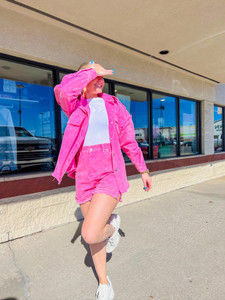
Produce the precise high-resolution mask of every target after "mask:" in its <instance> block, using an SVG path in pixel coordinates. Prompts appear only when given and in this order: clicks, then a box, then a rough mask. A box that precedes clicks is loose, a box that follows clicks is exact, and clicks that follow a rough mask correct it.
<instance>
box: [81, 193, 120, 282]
mask: <svg viewBox="0 0 225 300" xmlns="http://www.w3.org/2000/svg"><path fill="white" fill-rule="evenodd" d="M118 200H119V198H118V199H115V198H113V197H111V196H109V195H106V194H100V193H99V194H94V195H93V197H92V200H91V202H87V203H85V204H82V205H81V211H82V213H83V216H84V223H83V227H82V236H83V238H84V239H85V241H86V242H87V243H88V244H89V245H90V249H91V255H92V259H93V262H94V265H95V269H96V272H97V274H98V278H99V282H100V283H102V284H107V283H108V282H107V278H106V243H105V240H106V239H107V238H108V237H110V236H111V235H112V234H113V232H114V228H113V226H112V225H109V224H107V221H108V219H109V217H110V216H111V214H112V212H113V210H114V209H115V207H116V205H117V204H118Z"/></svg>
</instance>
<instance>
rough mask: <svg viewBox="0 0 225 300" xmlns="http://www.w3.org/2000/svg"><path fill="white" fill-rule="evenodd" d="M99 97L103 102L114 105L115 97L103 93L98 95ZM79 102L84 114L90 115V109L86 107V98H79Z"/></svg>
mask: <svg viewBox="0 0 225 300" xmlns="http://www.w3.org/2000/svg"><path fill="white" fill-rule="evenodd" d="M98 96H99V97H101V98H103V100H104V101H105V102H107V103H110V104H112V105H113V104H115V102H116V100H115V97H113V96H111V95H108V94H105V93H100V94H99V95H98ZM80 102H81V105H80V109H82V110H83V111H84V112H86V113H88V114H89V113H90V107H89V105H88V102H87V100H86V98H84V97H83V96H82V95H81V97H80Z"/></svg>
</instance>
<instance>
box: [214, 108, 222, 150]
mask: <svg viewBox="0 0 225 300" xmlns="http://www.w3.org/2000/svg"><path fill="white" fill-rule="evenodd" d="M222 123H223V108H222V107H219V106H214V151H215V152H221V151H223V125H222Z"/></svg>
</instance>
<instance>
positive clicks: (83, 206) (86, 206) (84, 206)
mask: <svg viewBox="0 0 225 300" xmlns="http://www.w3.org/2000/svg"><path fill="white" fill-rule="evenodd" d="M90 204H91V202H90V201H88V202H86V203H83V204H80V209H81V212H82V215H83V217H84V219H85V218H86V216H87V213H88V209H89V206H90Z"/></svg>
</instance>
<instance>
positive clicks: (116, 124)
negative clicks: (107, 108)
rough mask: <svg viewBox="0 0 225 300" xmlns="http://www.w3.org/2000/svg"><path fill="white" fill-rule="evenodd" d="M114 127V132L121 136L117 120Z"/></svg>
mask: <svg viewBox="0 0 225 300" xmlns="http://www.w3.org/2000/svg"><path fill="white" fill-rule="evenodd" d="M115 127H116V132H117V133H118V135H120V134H121V127H120V126H119V122H118V120H115Z"/></svg>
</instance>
